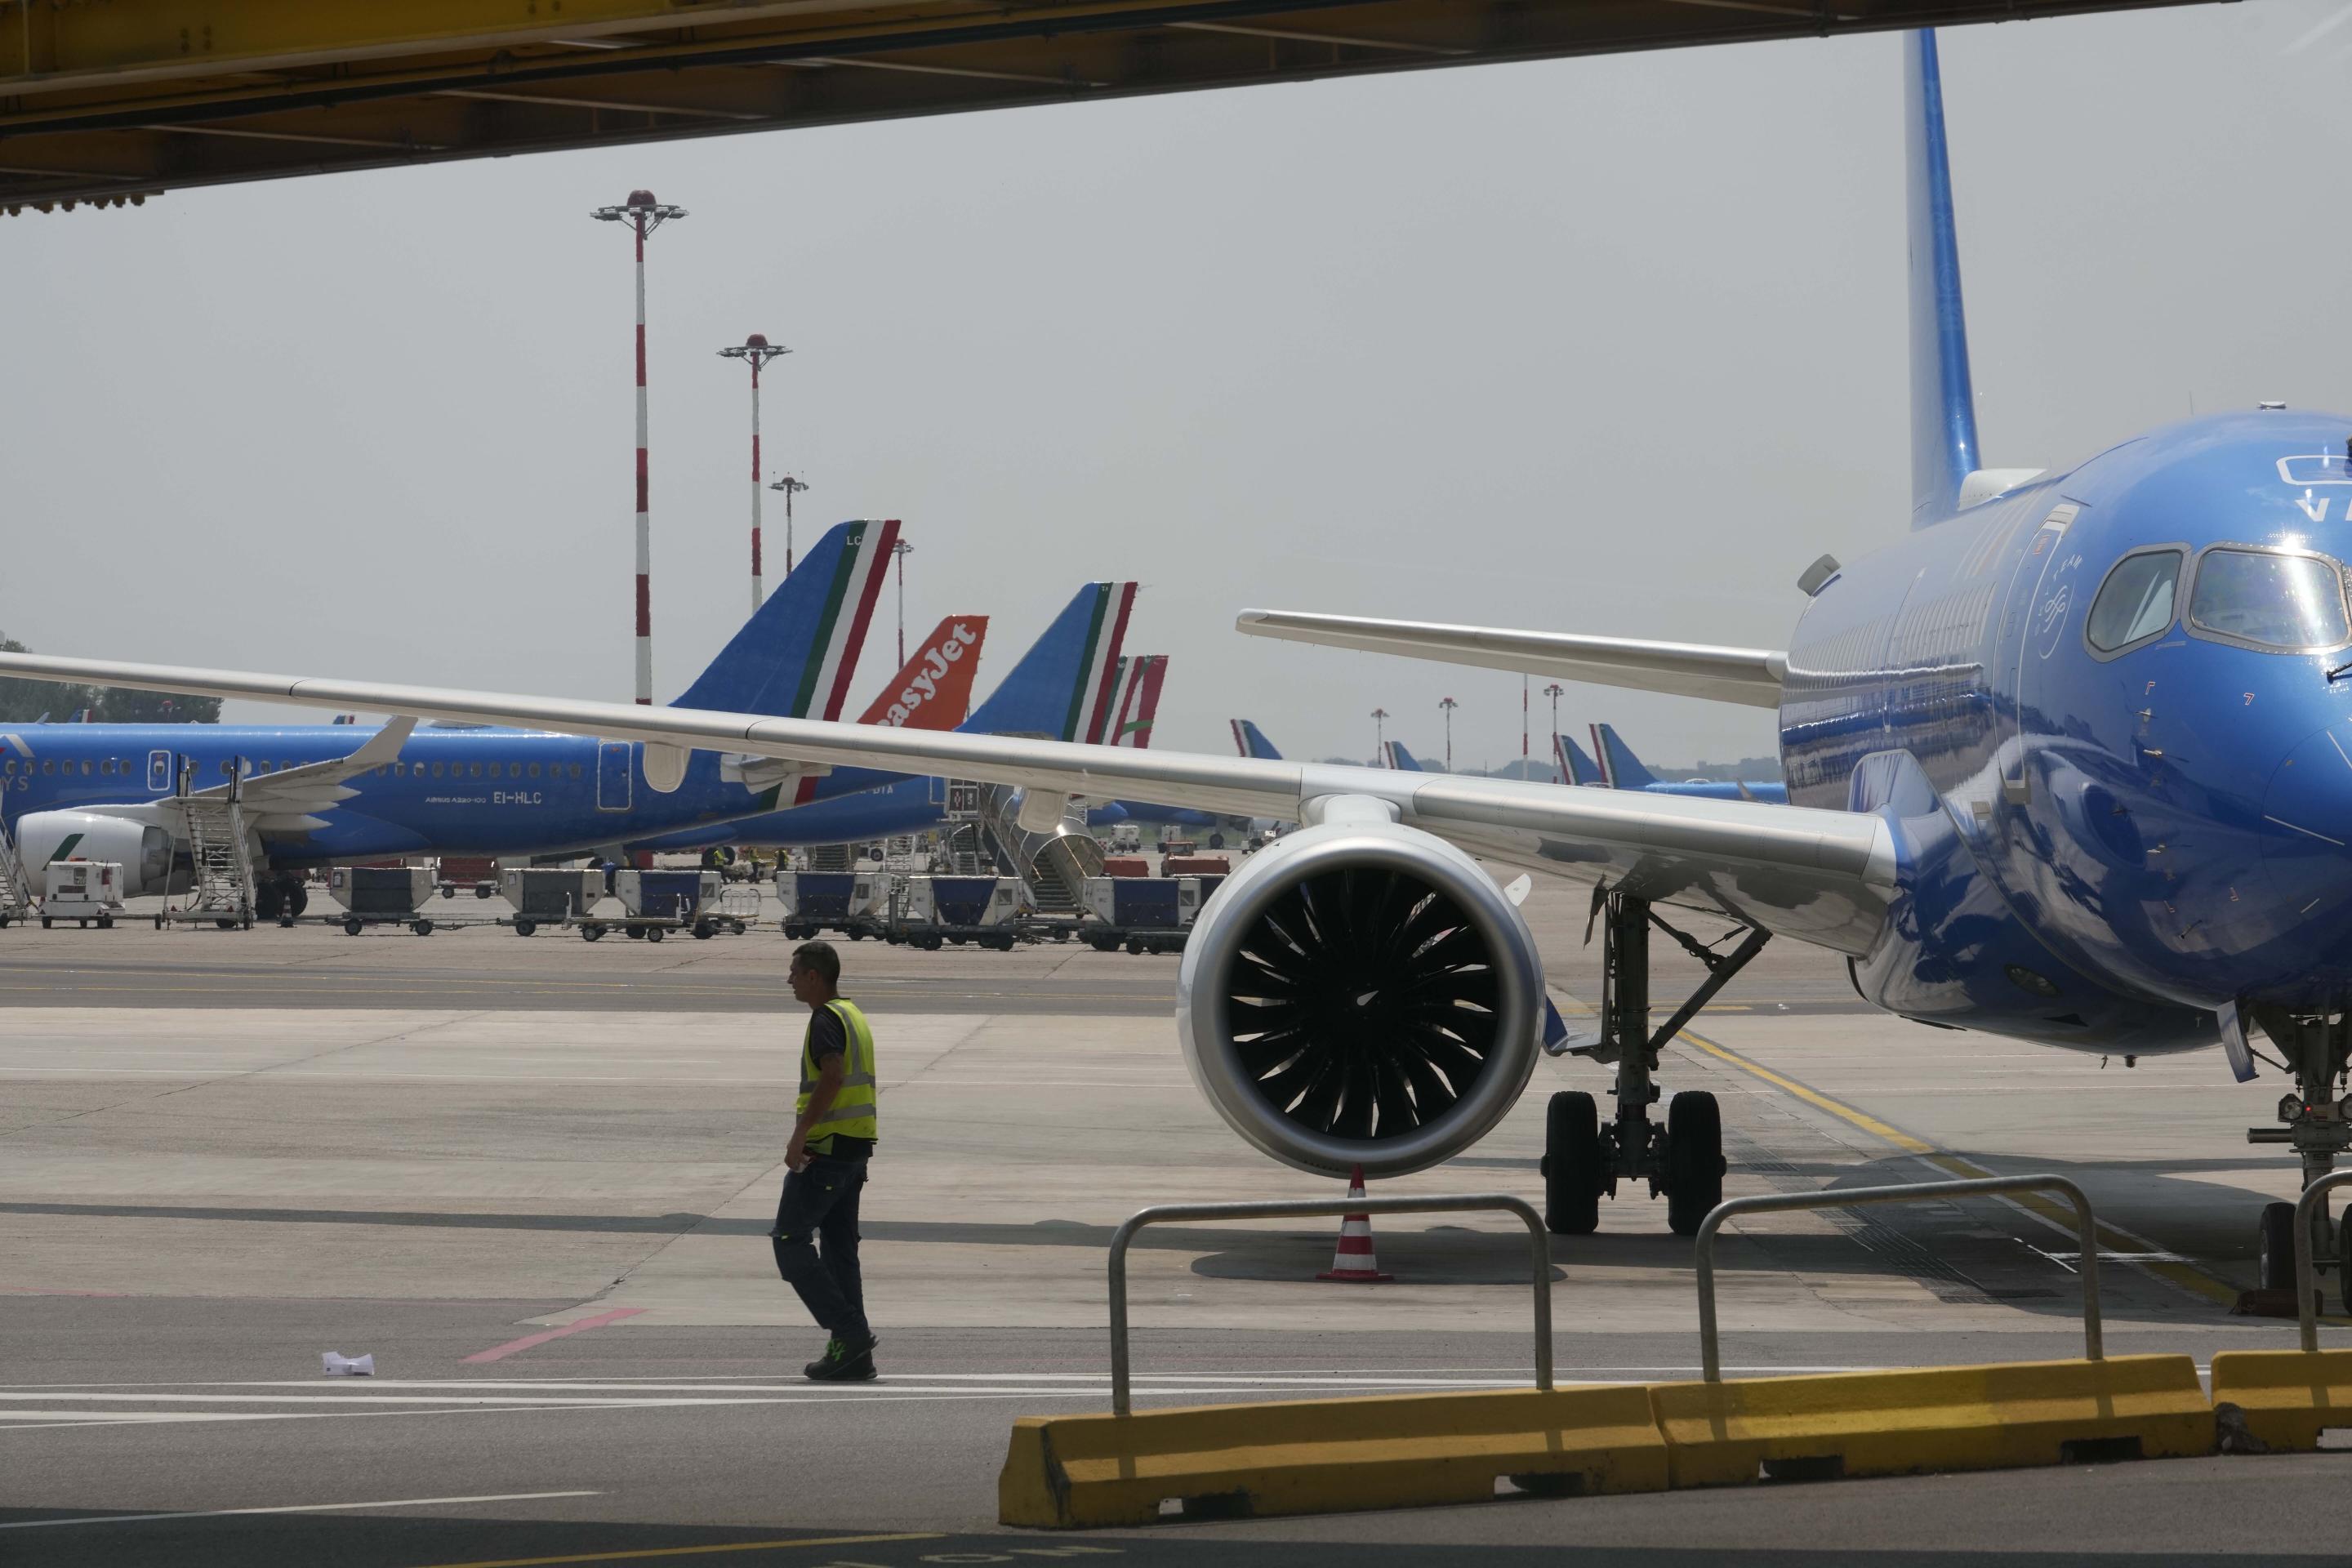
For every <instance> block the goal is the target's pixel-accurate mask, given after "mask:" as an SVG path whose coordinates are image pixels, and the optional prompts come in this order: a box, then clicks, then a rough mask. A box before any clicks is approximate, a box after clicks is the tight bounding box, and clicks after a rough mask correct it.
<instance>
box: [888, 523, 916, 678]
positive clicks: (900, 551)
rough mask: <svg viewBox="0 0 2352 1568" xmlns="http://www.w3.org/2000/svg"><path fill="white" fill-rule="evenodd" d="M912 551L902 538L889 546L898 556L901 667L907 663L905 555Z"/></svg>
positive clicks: (899, 652)
mask: <svg viewBox="0 0 2352 1568" xmlns="http://www.w3.org/2000/svg"><path fill="white" fill-rule="evenodd" d="M914 552H915V547H914V546H913V545H911V544H909V543H908V542H906V541H905V540H903V539H902V540H900V541H898V543H896V544H894V545H892V546H891V547H890V553H891V554H893V555H895V556H897V557H898V561H897V563H896V565H897V566H898V666H899V668H902V669H903V668H906V664H907V557H908V556H909V555H912V554H913V553H914Z"/></svg>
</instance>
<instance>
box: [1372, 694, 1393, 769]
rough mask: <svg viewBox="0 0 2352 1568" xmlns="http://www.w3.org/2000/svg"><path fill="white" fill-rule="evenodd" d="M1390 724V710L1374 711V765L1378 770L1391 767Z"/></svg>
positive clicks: (1377, 709) (1378, 709)
mask: <svg viewBox="0 0 2352 1568" xmlns="http://www.w3.org/2000/svg"><path fill="white" fill-rule="evenodd" d="M1388 722H1389V710H1387V709H1385V708H1375V709H1373V710H1372V757H1373V759H1374V760H1373V763H1372V765H1373V766H1374V767H1376V768H1384V767H1387V766H1388V765H1389V731H1388Z"/></svg>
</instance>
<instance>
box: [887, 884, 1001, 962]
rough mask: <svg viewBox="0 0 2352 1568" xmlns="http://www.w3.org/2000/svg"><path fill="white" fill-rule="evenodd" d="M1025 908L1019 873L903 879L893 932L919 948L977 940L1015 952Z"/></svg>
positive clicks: (895, 937) (985, 945) (893, 934)
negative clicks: (1017, 929)
mask: <svg viewBox="0 0 2352 1568" xmlns="http://www.w3.org/2000/svg"><path fill="white" fill-rule="evenodd" d="M1021 912H1022V900H1021V879H1019V878H1018V877H901V878H899V879H898V913H897V916H896V918H895V919H893V920H892V921H891V928H890V934H891V936H892V937H893V938H894V939H897V940H900V941H904V942H908V943H909V944H911V945H913V946H916V947H922V948H937V947H939V946H940V944H941V943H942V942H958V943H961V942H978V943H979V944H980V945H981V946H982V947H992V948H996V949H998V950H1000V951H1003V952H1010V951H1011V950H1012V947H1013V940H1014V937H1015V934H1016V931H1015V928H1016V925H1017V922H1018V921H1019V920H1020V918H1021Z"/></svg>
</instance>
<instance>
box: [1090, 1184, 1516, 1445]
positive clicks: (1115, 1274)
mask: <svg viewBox="0 0 2352 1568" xmlns="http://www.w3.org/2000/svg"><path fill="white" fill-rule="evenodd" d="M1486 1209H1504V1210H1507V1211H1508V1212H1510V1213H1512V1214H1515V1215H1518V1216H1519V1220H1520V1222H1521V1223H1522V1224H1524V1225H1525V1226H1527V1227H1528V1270H1529V1276H1530V1279H1529V1283H1530V1284H1532V1285H1533V1286H1534V1288H1535V1299H1536V1386H1537V1387H1538V1388H1540V1389H1542V1390H1543V1391H1544V1392H1546V1393H1547V1394H1548V1393H1549V1392H1551V1386H1552V1380H1551V1238H1550V1236H1549V1233H1548V1232H1547V1231H1546V1230H1545V1229H1544V1223H1543V1220H1542V1218H1541V1217H1540V1216H1539V1215H1537V1213H1536V1211H1535V1210H1534V1209H1532V1208H1530V1207H1529V1206H1528V1205H1527V1204H1525V1203H1523V1202H1521V1201H1520V1200H1519V1199H1517V1198H1515V1197H1511V1196H1509V1195H1508V1194H1504V1193H1468V1194H1462V1195H1460V1196H1432V1197H1424V1198H1363V1197H1353V1198H1329V1199H1325V1198H1293V1199H1287V1200H1283V1201H1277V1202H1271V1203H1255V1204H1160V1205H1156V1206H1154V1207H1151V1208H1148V1209H1139V1210H1138V1211H1136V1213H1134V1214H1133V1215H1129V1217H1128V1220H1127V1223H1126V1224H1124V1225H1122V1226H1119V1227H1118V1230H1117V1231H1116V1232H1115V1233H1113V1235H1112V1237H1111V1238H1110V1408H1111V1413H1112V1414H1113V1415H1131V1414H1133V1412H1132V1410H1131V1409H1130V1408H1129V1403H1130V1402H1129V1390H1128V1383H1129V1377H1128V1354H1127V1248H1128V1244H1129V1243H1130V1242H1132V1241H1133V1240H1134V1239H1135V1235H1136V1232H1138V1231H1139V1230H1141V1229H1142V1228H1143V1227H1144V1226H1149V1225H1167V1224H1169V1223H1171V1222H1172V1221H1179V1220H1198V1219H1329V1218H1343V1217H1345V1216H1347V1215H1359V1214H1360V1215H1376V1214H1462V1213H1465V1212H1472V1211H1480V1210H1486Z"/></svg>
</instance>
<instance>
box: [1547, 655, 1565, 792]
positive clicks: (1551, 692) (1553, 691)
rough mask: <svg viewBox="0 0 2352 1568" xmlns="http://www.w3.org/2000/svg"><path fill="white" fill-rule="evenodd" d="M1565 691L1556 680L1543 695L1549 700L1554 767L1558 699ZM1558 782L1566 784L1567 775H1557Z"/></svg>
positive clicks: (1557, 748)
mask: <svg viewBox="0 0 2352 1568" xmlns="http://www.w3.org/2000/svg"><path fill="white" fill-rule="evenodd" d="M1566 690H1567V688H1566V687H1564V686H1562V685H1561V684H1560V683H1559V681H1557V680H1555V681H1553V682H1552V683H1551V684H1550V685H1549V686H1547V687H1545V688H1544V695H1545V696H1546V697H1549V698H1550V699H1551V732H1552V742H1551V752H1552V757H1553V760H1554V763H1555V766H1556V765H1557V763H1558V759H1559V699H1560V693H1562V692H1563V691H1566ZM1559 782H1560V783H1562V784H1566V783H1567V782H1568V774H1567V773H1561V774H1560V775H1559Z"/></svg>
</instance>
